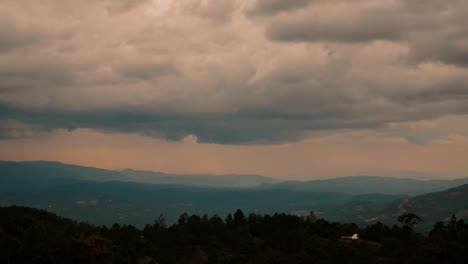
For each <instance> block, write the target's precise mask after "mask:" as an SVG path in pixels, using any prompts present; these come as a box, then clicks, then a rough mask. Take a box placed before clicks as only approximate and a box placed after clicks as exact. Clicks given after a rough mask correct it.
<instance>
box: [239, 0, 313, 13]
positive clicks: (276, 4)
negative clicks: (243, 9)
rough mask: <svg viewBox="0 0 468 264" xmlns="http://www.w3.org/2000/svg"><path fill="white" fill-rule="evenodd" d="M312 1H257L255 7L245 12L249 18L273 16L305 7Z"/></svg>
mask: <svg viewBox="0 0 468 264" xmlns="http://www.w3.org/2000/svg"><path fill="white" fill-rule="evenodd" d="M312 1H313V0H288V1H284V0H257V1H256V2H255V5H254V6H253V7H252V8H251V9H249V10H247V14H248V15H251V16H257V15H274V14H277V13H280V12H285V11H291V10H295V9H299V8H302V7H305V6H307V5H308V4H309V3H310V2H312Z"/></svg>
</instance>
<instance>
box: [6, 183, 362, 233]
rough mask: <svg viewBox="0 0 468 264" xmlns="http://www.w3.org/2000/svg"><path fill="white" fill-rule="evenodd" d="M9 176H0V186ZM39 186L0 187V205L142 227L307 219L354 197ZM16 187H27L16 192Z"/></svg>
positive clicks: (198, 189)
mask: <svg viewBox="0 0 468 264" xmlns="http://www.w3.org/2000/svg"><path fill="white" fill-rule="evenodd" d="M10 179H11V178H6V177H0V184H1V185H2V186H6V185H4V184H5V183H8V181H9V180H10ZM43 181H44V184H41V185H35V184H30V183H28V179H23V180H22V181H17V182H14V183H9V186H10V187H11V186H13V187H14V188H12V189H13V191H12V190H8V188H4V187H1V188H0V205H1V206H8V205H13V204H16V205H24V206H30V207H35V208H42V209H47V210H49V211H51V212H55V213H60V214H62V215H64V216H67V217H72V218H74V219H78V220H82V221H88V222H92V223H95V224H106V225H110V224H112V223H114V222H119V223H127V224H134V225H142V224H144V223H151V222H152V221H154V220H155V219H156V218H157V217H158V216H159V214H160V213H163V214H165V215H166V216H167V218H168V220H169V221H170V222H174V221H176V220H177V218H178V216H179V215H180V214H182V213H183V212H188V213H198V214H203V213H209V214H220V215H225V214H227V213H229V212H233V211H235V210H236V209H237V208H242V209H243V210H245V211H246V212H256V213H275V212H286V213H294V214H302V215H306V214H308V213H309V211H311V210H315V211H320V210H322V208H328V207H330V206H331V205H334V204H341V203H344V202H348V201H350V200H352V199H353V196H352V195H349V194H343V193H331V192H330V193H317V192H309V191H290V190H257V189H252V188H250V189H245V188H208V187H195V186H183V185H156V184H148V183H135V182H119V181H110V182H91V181H79V180H74V181H69V180H68V179H59V178H44V179H43ZM20 186H28V187H27V188H21V187H20Z"/></svg>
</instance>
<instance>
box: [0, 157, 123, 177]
mask: <svg viewBox="0 0 468 264" xmlns="http://www.w3.org/2000/svg"><path fill="white" fill-rule="evenodd" d="M0 176H2V177H5V176H8V177H16V178H20V177H21V178H28V179H31V180H33V179H34V178H43V177H46V178H67V179H78V180H91V181H112V180H125V179H126V176H125V175H123V174H121V173H120V172H117V171H112V170H104V169H99V168H93V167H83V166H76V165H70V164H63V163H60V162H55V161H24V162H11V161H0Z"/></svg>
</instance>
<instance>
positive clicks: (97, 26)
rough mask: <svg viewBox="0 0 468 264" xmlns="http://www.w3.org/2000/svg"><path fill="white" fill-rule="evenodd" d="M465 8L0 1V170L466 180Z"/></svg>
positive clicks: (458, 0) (343, 2)
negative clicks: (9, 163)
mask: <svg viewBox="0 0 468 264" xmlns="http://www.w3.org/2000/svg"><path fill="white" fill-rule="evenodd" d="M466 14H468V1H466V0H388V1H375V0H353V1H350V0H119V1H117V0H82V1H72V0H2V4H1V5H0V159H2V160H39V159H40V160H58V161H63V162H67V163H75V164H80V165H90V166H97V167H103V168H110V169H121V168H127V167H131V168H135V169H146V170H158V171H164V172H174V173H218V174H221V173H255V174H264V175H270V176H275V177H280V178H287V179H292V178H295V179H312V178H325V177H335V176H345V175H356V174H380V175H393V176H415V177H432V178H434V177H436V178H437V177H438V178H453V177H462V176H465V177H466V176H468V162H467V161H466V157H468V27H467V26H466V25H468V16H467V15H466Z"/></svg>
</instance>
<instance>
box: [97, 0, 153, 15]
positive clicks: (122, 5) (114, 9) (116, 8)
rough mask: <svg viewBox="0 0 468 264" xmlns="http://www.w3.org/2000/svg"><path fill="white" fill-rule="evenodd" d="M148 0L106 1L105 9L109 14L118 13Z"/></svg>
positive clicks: (148, 0)
mask: <svg viewBox="0 0 468 264" xmlns="http://www.w3.org/2000/svg"><path fill="white" fill-rule="evenodd" d="M148 2H150V0H119V1H113V0H110V1H107V5H106V6H107V10H108V11H109V13H111V14H120V13H124V12H127V11H129V10H132V9H133V8H135V7H137V6H139V5H142V4H146V3H148Z"/></svg>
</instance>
